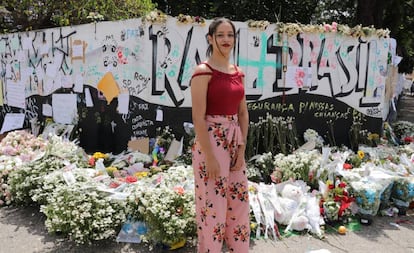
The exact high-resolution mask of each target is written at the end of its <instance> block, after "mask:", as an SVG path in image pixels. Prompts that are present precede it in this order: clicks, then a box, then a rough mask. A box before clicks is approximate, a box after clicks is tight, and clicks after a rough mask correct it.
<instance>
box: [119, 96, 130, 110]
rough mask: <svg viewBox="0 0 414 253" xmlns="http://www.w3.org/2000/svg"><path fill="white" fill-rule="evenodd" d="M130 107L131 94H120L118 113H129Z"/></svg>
mask: <svg viewBox="0 0 414 253" xmlns="http://www.w3.org/2000/svg"><path fill="white" fill-rule="evenodd" d="M128 107H129V94H128V93H122V94H119V96H118V113H120V114H128Z"/></svg>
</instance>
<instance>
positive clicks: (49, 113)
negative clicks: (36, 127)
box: [42, 104, 53, 117]
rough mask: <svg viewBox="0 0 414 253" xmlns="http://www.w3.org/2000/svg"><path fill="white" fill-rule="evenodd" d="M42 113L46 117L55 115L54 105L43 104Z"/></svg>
mask: <svg viewBox="0 0 414 253" xmlns="http://www.w3.org/2000/svg"><path fill="white" fill-rule="evenodd" d="M42 113H43V115H44V116H46V117H52V115H53V111H52V106H51V105H49V104H43V105H42Z"/></svg>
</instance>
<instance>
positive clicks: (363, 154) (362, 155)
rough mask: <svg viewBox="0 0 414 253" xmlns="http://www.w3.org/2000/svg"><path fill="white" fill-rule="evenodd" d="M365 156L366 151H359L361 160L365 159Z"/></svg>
mask: <svg viewBox="0 0 414 253" xmlns="http://www.w3.org/2000/svg"><path fill="white" fill-rule="evenodd" d="M364 156H365V153H364V151H362V150H358V157H359V159H361V160H362V159H364Z"/></svg>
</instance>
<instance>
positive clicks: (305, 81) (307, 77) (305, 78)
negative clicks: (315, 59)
mask: <svg viewBox="0 0 414 253" xmlns="http://www.w3.org/2000/svg"><path fill="white" fill-rule="evenodd" d="M285 78H286V87H288V88H303V87H309V86H310V83H311V81H312V78H311V71H310V68H306V67H297V66H288V67H287V71H286V76H285Z"/></svg>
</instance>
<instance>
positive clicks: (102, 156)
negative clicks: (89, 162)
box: [93, 152, 109, 160]
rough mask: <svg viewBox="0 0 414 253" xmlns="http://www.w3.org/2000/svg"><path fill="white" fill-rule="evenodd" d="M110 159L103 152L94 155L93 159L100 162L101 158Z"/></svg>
mask: <svg viewBox="0 0 414 253" xmlns="http://www.w3.org/2000/svg"><path fill="white" fill-rule="evenodd" d="M108 157H109V155H108V154H104V153H102V152H95V153H93V158H95V160H98V159H99V158H103V159H107V158H108Z"/></svg>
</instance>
